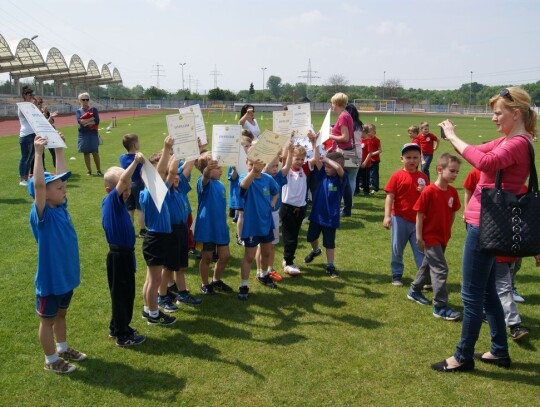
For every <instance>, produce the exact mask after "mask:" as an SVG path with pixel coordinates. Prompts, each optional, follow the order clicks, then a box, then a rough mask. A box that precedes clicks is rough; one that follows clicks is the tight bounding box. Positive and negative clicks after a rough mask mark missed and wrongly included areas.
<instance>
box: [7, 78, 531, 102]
mask: <svg viewBox="0 0 540 407" xmlns="http://www.w3.org/2000/svg"><path fill="white" fill-rule="evenodd" d="M510 85H511V84H506V85H497V86H488V85H483V84H481V83H478V82H472V83H464V84H462V85H461V86H460V87H459V89H448V90H432V89H420V88H418V89H416V88H409V89H405V88H404V87H403V86H402V85H401V82H400V81H399V80H398V79H388V80H387V81H385V82H384V83H381V84H379V85H378V86H363V85H353V84H349V82H348V81H347V80H346V79H345V78H344V77H343V76H341V75H332V76H331V77H330V78H328V80H327V83H325V84H324V85H310V86H307V84H306V83H305V82H297V83H295V84H290V83H283V82H282V80H281V78H280V77H279V76H275V75H271V76H270V77H269V78H268V80H267V82H266V89H264V90H260V89H258V90H257V89H255V87H254V86H253V83H250V84H248V86H247V88H246V89H245V90H241V91H239V92H234V91H231V90H228V89H220V88H219V87H218V88H215V89H210V90H209V91H208V93H207V94H202V93H199V92H192V91H190V90H189V89H184V90H182V89H179V90H177V91H176V92H170V91H167V90H164V89H158V88H156V87H155V86H151V87H149V88H146V89H145V88H144V87H143V86H141V85H136V86H134V87H132V88H127V87H125V86H123V85H120V84H112V85H108V86H106V87H101V86H91V87H90V88H89V89H85V90H88V91H89V92H90V94H91V95H92V97H93V98H95V99H151V100H203V99H208V100H219V101H242V102H263V101H275V102H289V103H293V102H299V101H303V100H304V101H305V100H310V101H312V102H328V101H329V100H330V98H331V97H332V95H334V94H335V93H336V92H344V93H346V94H347V95H348V97H349V100H354V99H387V100H396V101H397V102H398V103H410V104H426V103H428V104H431V105H451V104H457V105H484V104H486V103H487V101H488V100H489V98H490V97H491V96H493V95H494V94H496V93H498V92H499V91H500V90H501V89H503V88H505V87H507V86H510ZM34 86H35V84H34ZM520 86H521V87H522V88H524V89H525V90H526V91H527V92H528V93H529V94H530V95H531V98H532V100H533V102H534V103H535V104H536V105H537V106H540V81H537V82H535V83H528V84H522V85H520ZM43 87H44V90H43V93H44V96H56V97H58V95H57V94H56V90H55V87H54V85H53V84H48V83H45V84H44V85H43ZM63 87H64V88H65V89H63V92H62V94H64V95H70V94H72V91H70V88H69V87H68V86H67V85H63ZM11 91H12V85H11V83H10V82H9V81H6V82H5V83H3V84H0V93H2V94H10V93H12V92H11Z"/></svg>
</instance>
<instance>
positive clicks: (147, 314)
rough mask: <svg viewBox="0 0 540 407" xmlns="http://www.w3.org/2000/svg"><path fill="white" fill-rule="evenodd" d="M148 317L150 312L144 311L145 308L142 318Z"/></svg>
mask: <svg viewBox="0 0 540 407" xmlns="http://www.w3.org/2000/svg"><path fill="white" fill-rule="evenodd" d="M148 318H150V314H149V313H148V312H146V311H145V310H143V312H142V319H148Z"/></svg>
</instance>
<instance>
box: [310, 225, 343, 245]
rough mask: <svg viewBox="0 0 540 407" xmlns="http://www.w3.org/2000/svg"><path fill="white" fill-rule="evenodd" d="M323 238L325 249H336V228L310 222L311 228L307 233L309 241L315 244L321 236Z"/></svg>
mask: <svg viewBox="0 0 540 407" xmlns="http://www.w3.org/2000/svg"><path fill="white" fill-rule="evenodd" d="M321 232H322V236H323V247H325V248H327V249H335V248H336V228H331V227H328V226H321V225H319V224H318V223H316V222H313V221H311V222H309V227H308V231H307V241H308V242H310V243H311V242H314V241H315V240H317V239H318V238H319V236H320V235H321Z"/></svg>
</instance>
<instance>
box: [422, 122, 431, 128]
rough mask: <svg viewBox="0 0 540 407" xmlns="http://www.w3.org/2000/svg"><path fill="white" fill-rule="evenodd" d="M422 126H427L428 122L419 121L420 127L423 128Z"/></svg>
mask: <svg viewBox="0 0 540 407" xmlns="http://www.w3.org/2000/svg"><path fill="white" fill-rule="evenodd" d="M424 127H429V123H428V122H422V123H420V128H421V129H423V128H424Z"/></svg>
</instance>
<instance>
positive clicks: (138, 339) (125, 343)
mask: <svg viewBox="0 0 540 407" xmlns="http://www.w3.org/2000/svg"><path fill="white" fill-rule="evenodd" d="M144 341H146V337H145V336H143V335H131V336H128V337H125V338H122V339H121V338H116V346H120V347H122V348H127V347H130V346H136V345H140V344H141V343H143V342H144Z"/></svg>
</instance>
